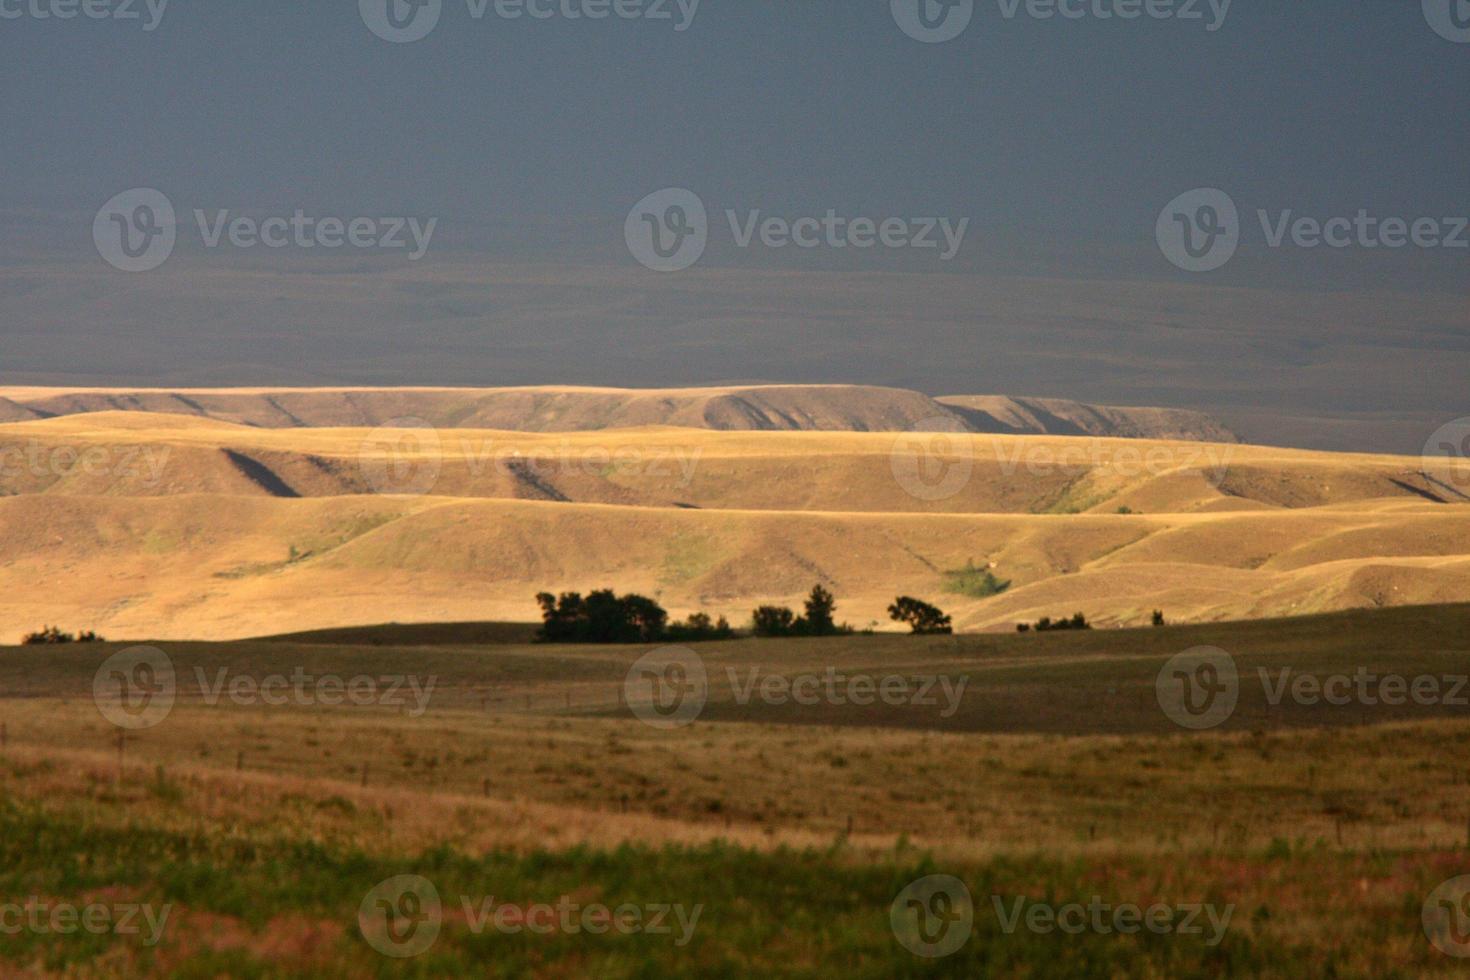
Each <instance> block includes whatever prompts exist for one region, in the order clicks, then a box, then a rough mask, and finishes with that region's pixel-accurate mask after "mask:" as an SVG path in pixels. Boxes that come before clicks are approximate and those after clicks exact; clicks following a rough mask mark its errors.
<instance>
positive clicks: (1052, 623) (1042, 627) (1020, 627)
mask: <svg viewBox="0 0 1470 980" xmlns="http://www.w3.org/2000/svg"><path fill="white" fill-rule="evenodd" d="M1033 629H1034V630H1036V632H1038V633H1053V632H1056V631H1057V630H1090V629H1092V624H1091V623H1089V622H1088V621H1087V617H1086V616H1084V615H1082V614H1081V613H1077V614H1076V615H1075V616H1073V617H1072V618H1071V619H1057V620H1054V619H1052V618H1051V617H1050V616H1042V617H1041V619H1040V620H1038V621H1037V623H1036V625H1035V626H1032V625H1030V624H1029V623H1018V624H1016V632H1017V633H1029V632H1031V631H1032V630H1033Z"/></svg>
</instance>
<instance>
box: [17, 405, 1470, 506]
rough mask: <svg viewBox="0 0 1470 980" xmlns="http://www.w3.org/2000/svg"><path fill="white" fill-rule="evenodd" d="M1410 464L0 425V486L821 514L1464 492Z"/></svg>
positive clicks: (894, 440) (168, 424)
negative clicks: (425, 497)
mask: <svg viewBox="0 0 1470 980" xmlns="http://www.w3.org/2000/svg"><path fill="white" fill-rule="evenodd" d="M1466 491H1470V471H1464V472H1460V473H1454V472H1451V471H1449V470H1447V469H1445V468H1444V464H1443V463H1439V464H1436V466H1430V467H1426V464H1425V461H1424V460H1422V459H1420V458H1418V457H1394V456H1380V455H1350V454H1334V453H1317V452H1306V451H1300V450H1289V449H1274V448H1265V447H1257V446H1242V445H1235V444H1220V443H1198V442H1177V441H1159V440H1123V439H1102V438H1095V437H1057V436H1006V435H996V434H948V433H946V434H935V435H929V434H904V433H873V432H718V431H709V430H698V429H681V428H672V427H652V428H642V429H619V430H610V431H597V432H580V433H555V434H542V433H525V432H505V431H497V430H479V429H427V428H419V429H391V430H390V429H381V428H376V429H318V428H312V429H260V428H252V427H248V426H241V425H234V424H228V423H223V422H219V421H214V420H208V419H196V418H190V417H186V416H175V415H156V414H147V413H127V412H103V413H97V414H87V415H78V416H68V417H62V418H55V419H48V420H43V421H30V422H22V423H13V424H8V425H0V492H3V493H6V494H35V493H45V494H52V495H54V494H74V495H75V494H80V495H99V496H101V495H106V496H172V495H177V494H183V493H229V494H257V495H265V496H275V497H283V498H292V497H319V496H343V495H356V494H369V493H388V494H428V495H434V496H442V497H489V498H504V499H522V500H550V501H560V502H575V503H604V504H616V505H627V506H648V507H699V508H721V509H725V508H738V509H761V510H810V511H830V512H852V511H867V512H906V513H1019V514H1033V513H1034V514H1067V513H1081V512H1095V513H1116V512H1118V511H1119V510H1129V511H1134V512H1139V513H1160V512H1170V513H1173V512H1188V511H1197V510H1208V511H1224V510H1259V509H1263V508H1271V509H1281V508H1304V507H1319V506H1324V505H1330V504H1346V503H1354V502H1360V501H1369V500H1379V499H1398V500H1402V501H1404V502H1419V501H1432V502H1460V501H1465V500H1467V499H1470V498H1467V497H1466V494H1465V492H1466Z"/></svg>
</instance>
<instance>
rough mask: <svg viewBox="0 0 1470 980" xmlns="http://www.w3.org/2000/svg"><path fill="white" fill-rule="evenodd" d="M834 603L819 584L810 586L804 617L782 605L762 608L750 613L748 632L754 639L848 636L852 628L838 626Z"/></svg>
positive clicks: (828, 593)
mask: <svg viewBox="0 0 1470 980" xmlns="http://www.w3.org/2000/svg"><path fill="white" fill-rule="evenodd" d="M836 614H837V600H836V599H834V598H833V597H832V593H830V592H828V591H827V590H826V589H824V588H822V587H821V586H820V585H815V586H812V591H811V594H810V595H808V596H807V598H806V603H805V608H804V615H801V616H798V615H796V613H794V612H793V611H791V610H790V609H788V608H786V607H785V606H761V607H760V608H759V609H757V610H755V612H753V613H751V614H750V631H751V633H753V634H754V635H756V636H837V635H839V634H844V633H851V632H853V629H852V627H851V626H848V625H846V624H843V625H842V626H838V625H837V620H836V618H835V617H836Z"/></svg>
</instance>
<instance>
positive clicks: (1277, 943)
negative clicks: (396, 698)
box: [0, 606, 1470, 977]
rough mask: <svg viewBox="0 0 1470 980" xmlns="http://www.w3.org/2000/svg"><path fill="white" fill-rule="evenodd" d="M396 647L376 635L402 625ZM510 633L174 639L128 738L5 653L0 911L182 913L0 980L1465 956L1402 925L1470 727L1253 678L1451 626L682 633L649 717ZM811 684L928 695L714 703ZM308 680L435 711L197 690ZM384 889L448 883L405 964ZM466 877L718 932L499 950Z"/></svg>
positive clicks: (1444, 845)
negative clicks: (1270, 687)
mask: <svg viewBox="0 0 1470 980" xmlns="http://www.w3.org/2000/svg"><path fill="white" fill-rule="evenodd" d="M398 629H399V632H396V633H390V634H389V637H391V638H392V639H394V640H397V641H402V640H403V639H405V635H404V634H403V633H402V632H401V628H398ZM466 636H469V637H473V638H475V639H476V640H478V642H475V643H467V642H465V637H466ZM490 637H500V638H501V639H503V640H505V641H508V642H498V643H496V642H486V640H487V639H488V638H490ZM316 639H317V640H318V641H319V640H321V639H323V638H320V637H319V638H316ZM325 639H327V640H329V641H330V640H332V639H344V638H343V637H336V638H333V637H327V638H325ZM380 639H381V638H380ZM516 639H517V637H516V635H515V631H514V630H513V629H510V628H507V627H494V628H492V627H470V626H460V627H445V628H443V629H441V630H439V631H427V632H420V633H419V634H418V635H417V643H416V644H415V645H407V646H395V645H386V644H382V643H379V644H374V643H373V642H372V640H371V638H370V631H368V632H363V631H358V632H356V633H354V634H353V635H351V636H350V640H351V641H352V642H350V643H333V642H301V640H300V638H296V639H290V640H275V641H251V642H240V643H221V644H198V643H162V644H159V646H160V648H161V649H163V650H164V651H165V652H166V653H167V654H168V656H169V658H170V660H171V661H172V663H173V666H174V669H175V674H176V677H177V699H176V702H175V705H174V707H173V709H172V711H171V712H170V713H169V714H168V716H167V717H166V718H165V719H164V720H163V721H162V722H161V723H159V724H157V725H156V726H154V727H151V728H146V729H141V730H137V731H131V732H128V733H127V734H126V735H125V736H124V737H123V739H122V741H121V743H119V739H118V736H117V729H116V728H114V727H113V726H112V725H111V724H110V723H108V722H107V721H106V720H105V719H104V718H103V717H102V715H101V714H100V713H99V711H98V708H97V705H96V703H95V702H94V700H93V681H94V676H95V673H96V671H97V668H98V666H99V665H100V664H101V663H102V662H103V660H104V659H105V658H106V657H107V656H109V655H111V654H112V653H114V652H116V651H117V650H118V649H119V647H118V645H116V644H104V645H101V646H96V647H93V646H78V647H71V648H46V649H39V648H12V649H4V650H0V691H3V697H0V722H3V723H4V725H5V737H4V747H3V751H0V842H3V843H0V848H3V849H4V851H5V854H4V858H5V859H4V861H3V862H0V867H3V869H4V870H3V872H0V902H15V903H24V902H26V901H28V900H32V897H33V896H39V897H42V898H48V897H49V898H50V899H51V900H56V901H61V900H67V901H72V902H76V903H79V904H80V903H84V902H86V901H92V900H98V899H99V898H101V899H106V900H110V901H123V900H131V901H149V902H154V903H171V904H172V905H173V906H174V911H173V915H174V919H173V920H172V921H173V925H172V926H171V927H170V928H169V929H167V930H165V932H164V937H163V940H162V941H161V942H160V943H158V944H157V945H156V946H144V945H141V944H140V943H139V942H138V941H137V940H136V938H135V937H133V938H130V937H120V936H65V937H63V936H56V935H48V934H37V933H32V932H23V933H22V934H20V935H18V936H6V937H4V939H3V941H0V960H3V961H4V963H6V964H8V965H9V968H10V969H13V970H16V971H25V970H33V971H36V972H39V973H65V974H68V975H98V976H118V975H124V976H126V975H140V976H141V975H160V974H169V975H177V976H216V975H221V974H227V975H231V976H308V975H311V976H323V975H325V976H344V977H358V976H442V975H445V974H448V973H461V974H462V973H480V974H488V975H494V976H582V975H588V974H595V975H599V976H615V977H616V976H655V975H668V974H669V973H671V972H676V971H677V972H683V973H688V972H691V971H696V972H698V973H700V974H701V975H706V974H707V975H711V976H721V975H729V976H737V975H750V974H752V973H765V974H770V975H777V976H817V975H831V974H832V973H833V972H834V971H836V970H840V971H841V972H843V973H844V974H851V975H855V976H871V977H880V976H885V977H886V976H974V975H997V976H1015V977H1021V976H1059V977H1060V976H1077V975H1083V974H1087V975H1101V976H1157V977H1164V976H1171V977H1173V976H1238V975H1260V976H1282V977H1285V976H1300V975H1304V974H1306V973H1310V974H1312V975H1323V976H1361V977H1369V976H1373V977H1384V976H1403V977H1408V976H1424V975H1446V976H1448V975H1451V974H1452V973H1454V972H1455V971H1456V969H1457V968H1458V967H1459V966H1460V965H1461V964H1460V963H1459V962H1458V961H1456V960H1453V959H1451V958H1449V957H1447V956H1445V955H1443V954H1442V953H1440V952H1438V951H1437V950H1436V949H1435V948H1434V947H1433V946H1432V945H1431V944H1430V943H1429V941H1428V940H1427V939H1426V938H1425V935H1424V932H1423V929H1422V927H1421V925H1420V910H1421V907H1422V905H1423V902H1424V900H1425V897H1426V896H1427V895H1428V894H1429V892H1430V891H1431V889H1433V888H1434V887H1435V886H1436V885H1437V884H1439V883H1440V882H1441V881H1444V880H1446V879H1448V878H1451V877H1454V876H1457V875H1460V874H1463V873H1466V872H1470V849H1467V843H1470V842H1467V836H1466V835H1467V832H1470V764H1467V762H1466V759H1467V758H1470V755H1467V751H1466V750H1467V748H1470V709H1467V708H1466V707H1464V706H1462V705H1459V704H1438V705H1416V704H1412V703H1410V704H1406V705H1388V704H1383V703H1378V704H1354V705H1351V706H1346V707H1339V706H1334V705H1330V704H1322V703H1318V704H1303V703H1298V702H1297V701H1295V700H1294V699H1292V698H1290V697H1288V698H1285V699H1283V700H1282V702H1281V703H1280V704H1279V705H1272V704H1271V703H1270V701H1269V699H1268V698H1267V697H1266V689H1265V686H1264V685H1263V684H1262V683H1261V681H1260V675H1259V674H1258V671H1259V670H1260V669H1265V670H1266V671H1267V677H1268V678H1270V679H1273V682H1274V678H1277V677H1279V676H1280V674H1279V672H1280V671H1281V670H1283V669H1288V668H1289V669H1291V670H1292V671H1293V672H1294V673H1295V674H1297V675H1301V674H1306V675H1310V676H1313V677H1316V678H1319V679H1320V678H1325V677H1328V676H1331V675H1334V674H1349V675H1351V674H1354V673H1355V672H1357V671H1358V670H1359V669H1360V668H1362V669H1363V670H1366V671H1369V672H1372V673H1374V674H1380V675H1381V674H1389V673H1391V674H1396V675H1400V676H1404V677H1406V678H1414V677H1418V676H1433V677H1440V678H1444V677H1453V676H1455V675H1462V674H1464V673H1465V672H1466V669H1465V665H1466V664H1467V662H1470V661H1467V655H1470V606H1447V607H1435V608H1427V607H1413V608H1402V609H1392V610H1382V611H1371V612H1369V611H1364V612H1354V613H1345V614H1336V615H1331V616H1323V617H1312V618H1303V619H1295V620H1285V621H1279V622H1272V623H1263V622H1249V623H1236V624H1213V625H1204V626H1189V627H1170V628H1164V629H1149V630H1136V631H1097V632H1093V633H1086V634H1069V635H1045V636H1036V635H1032V636H957V637H946V638H931V639H920V638H907V637H895V636H881V635H880V636H871V637H863V636H857V637H850V638H842V639H832V640H803V641H756V640H740V641H732V642H729V643H714V644H705V645H700V646H698V647H696V648H691V649H694V650H695V652H697V654H698V655H699V657H700V658H701V661H702V662H703V664H704V666H705V667H706V669H707V672H708V677H709V691H708V704H707V706H706V707H705V709H704V711H703V713H702V714H700V715H699V717H698V719H697V720H695V721H694V722H693V723H692V724H690V725H688V726H687V727H682V728H677V729H671V730H664V729H659V728H655V727H651V726H649V725H647V724H645V723H643V722H642V721H640V720H638V719H637V718H635V717H634V716H633V714H632V712H631V711H630V708H629V706H628V705H627V704H626V703H625V698H624V679H625V678H626V676H627V673H628V669H629V667H630V666H631V665H632V664H633V663H634V662H635V660H637V658H638V657H640V656H641V655H642V654H644V653H645V652H647V651H646V649H645V648H585V647H583V648H570V647H545V646H527V645H524V644H522V643H519V642H516ZM1198 646H1213V647H1218V648H1220V649H1223V650H1225V651H1227V652H1228V653H1230V655H1231V656H1232V657H1233V658H1234V660H1235V663H1236V664H1237V666H1238V668H1239V672H1240V676H1241V683H1240V698H1239V704H1238V706H1237V708H1236V710H1235V712H1234V714H1233V715H1232V716H1231V717H1230V718H1229V720H1228V721H1226V722H1225V723H1224V724H1223V725H1221V726H1220V727H1219V728H1218V729H1215V730H1210V731H1204V732H1187V731H1184V730H1182V729H1180V728H1179V727H1177V726H1176V725H1175V724H1173V722H1171V721H1170V720H1169V718H1168V717H1167V716H1166V715H1165V714H1164V712H1163V711H1162V710H1161V709H1160V707H1159V703H1158V700H1157V695H1156V689H1155V679H1156V677H1157V676H1158V674H1159V672H1160V669H1161V667H1163V665H1164V664H1165V662H1166V661H1167V660H1168V659H1169V658H1170V657H1172V656H1173V655H1174V654H1176V653H1179V652H1181V651H1183V650H1186V649H1190V648H1193V647H1198ZM829 668H830V669H831V670H832V671H833V672H834V673H836V674H838V675H840V676H841V677H843V678H847V679H851V678H857V677H863V678H872V679H873V680H874V681H875V683H877V682H881V680H882V678H884V677H902V678H906V679H908V680H909V681H910V682H912V686H911V687H910V688H909V689H908V690H910V691H912V692H915V693H917V691H918V685H919V682H921V681H925V680H930V679H932V680H933V681H934V685H933V688H934V690H933V691H931V693H932V694H933V695H934V698H935V700H936V703H935V704H925V703H903V704H888V705H883V704H874V705H867V706H863V705H854V704H851V703H846V704H833V703H822V704H818V705H797V704H793V703H790V702H787V703H772V702H770V701H767V700H763V699H762V698H761V697H759V696H755V697H751V698H750V699H748V700H747V701H746V703H741V698H740V697H738V696H737V695H738V694H739V692H741V691H742V690H745V689H746V687H747V686H748V685H749V684H750V683H751V681H752V678H755V679H757V681H758V680H759V679H760V678H765V677H772V676H775V677H781V678H786V679H788V680H791V679H795V678H799V677H802V676H817V677H823V676H825V675H826V673H827V671H828V670H829ZM298 669H299V670H300V671H301V673H302V674H303V675H305V676H307V677H313V678H315V677H327V676H334V677H341V678H344V679H350V678H353V677H357V676H368V677H388V676H395V675H409V676H411V677H413V678H415V679H416V680H417V681H418V682H419V683H420V689H423V688H425V687H426V686H427V682H428V679H429V678H433V679H434V686H433V690H432V693H431V694H430V696H429V698H428V701H427V704H426V705H425V710H423V711H422V712H419V711H418V710H417V707H416V705H415V703H414V702H413V700H412V697H409V698H408V700H409V703H408V704H404V705H396V706H387V705H382V704H372V705H350V704H343V705H336V706H327V705H323V704H320V703H306V704H294V703H289V704H283V705H270V704H262V703H258V699H257V700H255V701H254V703H235V702H233V701H232V700H231V699H230V698H229V696H228V695H225V696H223V697H221V698H219V699H217V700H216V701H215V703H210V701H209V697H207V696H206V695H208V694H209V689H210V687H211V686H212V685H214V684H216V683H218V679H219V678H220V677H221V676H224V677H226V678H236V677H246V678H250V679H252V680H253V681H256V682H259V681H262V680H264V679H265V678H267V677H269V676H271V675H273V674H282V675H287V676H290V675H291V674H292V673H293V672H295V671H297V670H298ZM221 671H223V672H224V674H223V675H221ZM732 671H733V674H732ZM201 672H202V673H201ZM961 681H963V682H964V684H963V686H961ZM943 682H947V683H948V685H949V688H948V689H949V690H950V691H952V692H956V691H957V692H959V697H958V698H957V699H955V700H946V699H945V696H944V695H943V693H942V691H943V690H944V687H943ZM773 689H779V685H777V686H776V688H773ZM226 690H227V689H226ZM752 690H759V688H752ZM842 690H844V691H849V692H850V691H852V690H855V689H853V688H842ZM1446 690H1447V688H1446ZM1466 693H1467V692H1463V691H1462V692H1461V695H1462V696H1463V695H1464V694H1466ZM951 707H952V708H953V710H952V711H951V710H949V709H950V708H951ZM119 744H121V751H119ZM936 873H942V874H949V875H954V876H956V877H958V878H959V879H961V880H962V881H964V882H965V883H966V885H967V886H968V888H969V890H970V893H971V895H972V896H973V901H974V908H975V919H974V934H973V935H972V936H971V937H970V939H969V940H968V942H967V943H966V944H965V945H964V946H963V947H962V948H961V949H960V950H959V951H958V952H956V953H954V954H953V955H951V956H948V957H944V958H941V959H932V960H931V959H924V958H920V957H916V956H914V955H913V954H911V953H910V952H909V951H908V950H906V949H905V948H903V947H902V946H901V945H900V944H899V943H898V941H897V940H896V939H895V937H894V933H893V931H892V929H891V928H890V924H889V906H890V904H891V903H892V902H893V901H894V899H895V897H896V896H897V895H898V894H899V893H900V891H902V890H903V888H904V887H905V886H906V885H907V884H908V883H909V882H911V881H913V880H915V879H918V878H920V877H923V876H925V875H929V874H936ZM399 874H416V875H422V876H424V877H425V878H428V879H430V880H432V881H433V882H434V883H435V884H436V885H437V887H438V889H439V891H440V893H441V895H442V896H444V897H445V905H446V913H445V921H444V927H443V931H442V933H441V935H440V937H439V939H438V941H437V942H436V943H435V944H434V945H433V947H432V948H431V949H430V950H429V951H427V952H426V953H424V954H423V955H421V956H418V957H414V958H410V959H393V958H389V957H385V956H383V955H381V954H379V953H378V952H376V951H375V950H374V949H373V948H372V947H370V946H369V944H368V943H367V942H366V941H365V940H364V938H363V935H362V933H361V932H360V931H359V929H358V926H357V918H356V917H357V913H358V907H359V904H360V903H361V902H362V900H363V897H364V896H365V895H366V894H367V893H368V891H369V890H370V889H371V888H373V887H374V886H375V885H377V884H378V883H379V882H381V881H383V880H384V879H387V878H389V877H391V876H394V875H399ZM462 895H464V896H488V895H493V896H496V897H497V900H498V901H502V902H509V903H512V904H513V905H516V906H526V905H529V904H531V903H535V902H553V903H554V902H556V901H557V900H558V899H559V898H560V897H561V896H572V897H574V898H575V899H576V900H578V901H581V902H584V903H585V902H603V903H606V904H608V905H611V906H616V905H618V904H620V903H665V904H682V905H684V906H687V907H693V906H695V905H700V906H702V907H703V912H702V916H701V918H700V920H699V922H698V924H697V926H696V927H695V928H694V930H693V933H692V938H691V940H690V941H689V942H688V943H687V944H686V945H683V946H676V945H675V944H674V942H673V941H672V939H671V937H668V936H655V935H634V936H617V935H607V936H597V935H591V934H587V933H585V932H582V933H577V934H567V933H560V932H559V933H557V934H554V935H550V936H537V935H530V934H527V933H524V932H523V933H518V934H514V935H509V934H504V933H501V932H497V931H495V930H493V929H491V930H488V931H481V932H476V930H475V929H473V928H471V925H472V921H473V920H472V919H471V918H470V917H469V916H467V915H465V914H464V913H463V912H462V911H461V910H460V909H459V906H458V898H459V896H462ZM992 896H999V897H1000V898H1001V899H1002V901H1005V902H1009V901H1011V900H1013V899H1014V898H1015V897H1018V896H1026V897H1028V898H1029V899H1031V900H1034V901H1045V902H1049V903H1053V904H1063V903H1066V902H1072V901H1076V902H1080V903H1083V904H1085V903H1087V902H1088V901H1090V900H1091V899H1092V897H1093V896H1100V897H1101V898H1102V899H1104V900H1106V901H1109V902H1114V903H1117V902H1131V903H1136V904H1140V905H1145V906H1146V905H1148V904H1150V903H1153V902H1164V903H1199V902H1208V903H1214V904H1216V905H1219V906H1222V907H1223V906H1225V905H1232V906H1234V913H1233V917H1232V919H1231V923H1230V926H1229V928H1228V930H1227V931H1226V932H1225V934H1224V936H1223V939H1222V940H1221V941H1220V942H1218V943H1215V944H1209V943H1206V942H1205V941H1204V939H1203V938H1202V937H1199V936H1190V935H1178V934H1169V935H1149V934H1141V935H1132V936H1123V935H1118V934H1116V933H1114V934H1106V935H1105V934H1097V933H1093V932H1090V931H1089V932H1087V933H1084V934H1082V935H1077V936H1073V935H1063V934H1060V933H1056V932H1053V933H1048V934H1038V933H1032V932H1029V931H1027V930H1026V929H1025V928H1024V927H1023V928H1021V929H1018V930H1016V931H1015V932H1012V933H1007V932H1005V931H1004V930H1003V929H1002V924H1001V917H1000V916H998V915H997V913H996V911H995V910H994V908H993V899H992Z"/></svg>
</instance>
